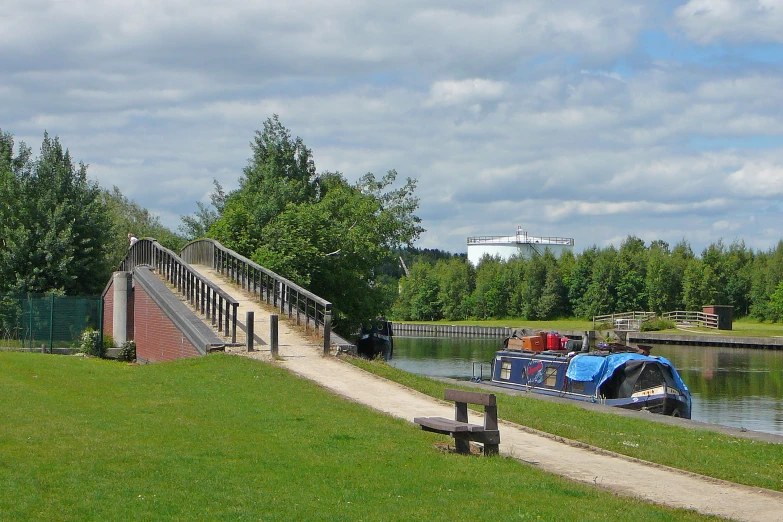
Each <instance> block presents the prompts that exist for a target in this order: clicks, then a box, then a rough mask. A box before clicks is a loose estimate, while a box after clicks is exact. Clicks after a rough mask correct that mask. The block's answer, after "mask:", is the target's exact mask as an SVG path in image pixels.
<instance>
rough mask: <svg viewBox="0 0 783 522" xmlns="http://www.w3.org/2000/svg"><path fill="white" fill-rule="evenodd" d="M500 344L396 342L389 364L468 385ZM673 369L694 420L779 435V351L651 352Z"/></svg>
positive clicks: (782, 360) (782, 355)
mask: <svg viewBox="0 0 783 522" xmlns="http://www.w3.org/2000/svg"><path fill="white" fill-rule="evenodd" d="M502 344H503V341H502V339H500V338H498V337H495V338H491V339H482V338H472V337H395V338H394V357H393V358H392V360H391V361H389V364H391V365H392V366H395V367H397V368H400V369H402V370H405V371H408V372H411V373H418V374H422V375H429V376H436V377H451V378H455V379H466V380H467V379H470V378H471V376H473V375H474V371H475V374H476V375H478V373H479V371H480V367H481V363H483V366H484V377H485V378H488V377H489V362H490V361H491V360H492V358H493V356H494V354H495V351H496V350H498V349H499V347H501V346H502ZM652 355H662V356H663V357H666V358H667V359H669V360H670V361H671V362H672V364H674V366H675V367H676V368H677V371H678V372H679V373H680V376H681V377H682V379H683V381H685V384H687V385H688V388H690V390H691V393H692V394H693V411H692V415H691V417H692V418H693V420H698V421H702V422H710V423H714V424H722V425H724V426H733V427H736V428H746V429H748V430H755V431H763V432H767V433H774V434H776V435H783V350H760V349H753V348H717V347H709V346H675V345H658V346H655V347H654V349H653V351H652Z"/></svg>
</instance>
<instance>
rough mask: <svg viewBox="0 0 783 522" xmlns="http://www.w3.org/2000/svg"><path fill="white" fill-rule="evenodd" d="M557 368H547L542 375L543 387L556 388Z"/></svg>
mask: <svg viewBox="0 0 783 522" xmlns="http://www.w3.org/2000/svg"><path fill="white" fill-rule="evenodd" d="M557 368H558V366H547V367H546V373H545V375H544V386H552V387H554V386H557Z"/></svg>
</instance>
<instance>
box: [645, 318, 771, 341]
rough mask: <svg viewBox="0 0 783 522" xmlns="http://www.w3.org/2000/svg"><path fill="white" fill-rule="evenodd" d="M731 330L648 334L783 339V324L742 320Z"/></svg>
mask: <svg viewBox="0 0 783 522" xmlns="http://www.w3.org/2000/svg"><path fill="white" fill-rule="evenodd" d="M731 326H732V329H731V330H715V329H713V328H687V329H686V328H677V329H672V330H663V331H661V332H648V333H673V334H678V335H687V334H689V333H693V334H698V335H726V336H734V337H783V323H766V322H761V321H758V320H756V319H748V318H742V319H739V320H735V321H734V322H733V323H732V325H731Z"/></svg>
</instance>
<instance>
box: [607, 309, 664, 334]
mask: <svg viewBox="0 0 783 522" xmlns="http://www.w3.org/2000/svg"><path fill="white" fill-rule="evenodd" d="M654 318H655V313H654V312H624V313H621V314H608V315H596V316H594V317H593V328H595V327H596V326H598V325H601V324H609V325H611V327H612V328H614V329H615V330H620V331H630V332H633V331H638V330H639V328H641V326H642V323H643V322H645V321H649V320H650V319H654Z"/></svg>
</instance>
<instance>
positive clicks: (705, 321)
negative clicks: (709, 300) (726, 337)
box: [661, 310, 718, 330]
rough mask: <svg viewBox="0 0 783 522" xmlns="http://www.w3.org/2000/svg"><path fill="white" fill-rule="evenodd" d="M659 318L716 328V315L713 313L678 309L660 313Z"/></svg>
mask: <svg viewBox="0 0 783 522" xmlns="http://www.w3.org/2000/svg"><path fill="white" fill-rule="evenodd" d="M661 318H662V319H664V320H666V321H673V322H674V323H676V324H678V325H680V326H683V325H691V326H700V327H702V328H715V329H716V330H717V329H718V316H717V315H715V314H706V313H704V312H696V311H684V310H678V311H675V312H665V313H663V314H661Z"/></svg>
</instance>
